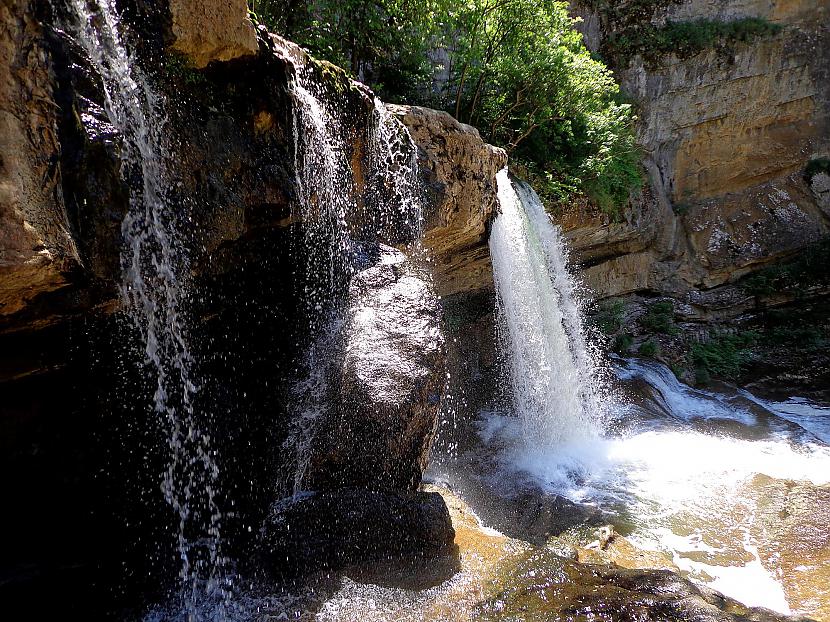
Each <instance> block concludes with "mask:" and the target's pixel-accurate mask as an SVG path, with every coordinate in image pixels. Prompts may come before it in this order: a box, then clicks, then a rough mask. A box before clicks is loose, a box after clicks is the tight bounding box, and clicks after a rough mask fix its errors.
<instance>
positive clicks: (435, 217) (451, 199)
mask: <svg viewBox="0 0 830 622" xmlns="http://www.w3.org/2000/svg"><path fill="white" fill-rule="evenodd" d="M388 108H389V109H390V110H391V111H392V112H393V113H394V114H395V115H397V116H398V118H400V119H401V121H403V123H404V125H406V126H407V127H408V128H409V131H410V133H411V135H412V139H413V140H414V141H415V143H416V145H417V146H418V148H419V150H420V155H421V157H420V164H421V168H422V169H423V170H424V172H425V174H426V178H427V179H426V182H427V188H428V193H427V197H426V198H427V200H426V203H427V205H426V208H427V209H426V215H425V220H426V222H425V225H426V231H425V235H424V246H426V247H427V248H428V249H429V252H430V255H431V257H432V259H433V260H434V264H433V265H434V269H435V273H436V283H437V287H438V291H439V293H440V294H443V295H449V294H455V293H460V292H466V291H473V290H477V289H482V288H489V287H492V285H493V271H492V267H491V265H490V251H489V249H488V247H487V238H488V237H489V228H488V226H487V225H488V223H489V221H490V219H491V217H492V216H494V214H495V212H496V210H497V206H498V195H497V189H496V174H497V173H498V172H499V171H500V170H501V169H502V168H504V167H505V166H506V165H507V154H506V153H505V152H504V150H503V149H499V148H498V147H493V146H492V145H488V144H487V143H485V142H484V141H483V140H482V139H481V137H480V136H479V133H478V130H476V129H475V128H474V127H471V126H469V125H465V124H463V123H459V122H458V121H456V120H455V119H454V118H453V117H451V116H450V115H449V114H447V113H446V112H440V111H438V110H430V109H428V108H420V107H417V106H388Z"/></svg>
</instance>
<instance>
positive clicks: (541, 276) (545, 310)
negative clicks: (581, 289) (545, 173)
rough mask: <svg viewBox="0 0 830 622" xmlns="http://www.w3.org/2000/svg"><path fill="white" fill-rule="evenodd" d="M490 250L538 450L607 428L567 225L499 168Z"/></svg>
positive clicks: (517, 383)
mask: <svg viewBox="0 0 830 622" xmlns="http://www.w3.org/2000/svg"><path fill="white" fill-rule="evenodd" d="M497 180H498V195H499V202H500V204H501V212H500V214H499V215H498V217H497V218H496V220H495V222H494V223H493V230H492V233H491V235H490V253H491V256H492V260H493V279H494V281H495V285H496V291H497V294H498V300H497V314H498V320H499V328H500V337H501V342H502V348H503V351H504V353H505V356H506V359H507V361H506V362H507V374H508V376H509V380H510V388H511V393H512V395H511V397H512V400H513V404H514V407H515V410H516V413H517V414H518V416H519V418H520V420H521V422H522V425H523V428H524V439H525V442H526V444H528V445H529V446H530V447H531V448H538V449H544V448H550V447H554V446H558V445H561V444H562V443H564V442H566V441H573V440H577V439H580V438H592V437H595V436H596V435H597V434H598V433H599V429H600V424H601V421H602V418H603V413H604V409H605V405H604V400H606V399H607V395H606V391H605V388H604V383H603V382H602V372H603V370H602V369H601V368H600V367H599V365H598V364H597V363H596V362H595V361H596V357H595V354H594V352H593V350H592V349H591V347H590V346H589V345H588V343H587V341H586V338H585V329H584V327H583V322H582V316H581V311H580V305H579V301H578V298H577V291H576V289H577V288H576V285H575V282H574V279H573V277H572V276H571V274H570V273H569V272H568V269H567V260H566V255H565V251H564V245H563V241H562V235H561V233H560V232H559V230H558V229H557V228H556V227H554V225H553V224H552V223H551V221H550V218H549V217H548V216H547V214H546V213H545V210H544V207H543V206H542V204H541V201H540V200H539V197H538V196H537V195H536V193H535V192H534V191H533V190H532V189H531V188H530V187H529V186H526V185H524V184H517V185H516V186H514V184H513V183H511V181H510V178H509V177H508V173H507V170H506V169H505V170H502V171H501V172H500V173H499V174H498V178H497Z"/></svg>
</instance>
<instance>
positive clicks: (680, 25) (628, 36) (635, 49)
mask: <svg viewBox="0 0 830 622" xmlns="http://www.w3.org/2000/svg"><path fill="white" fill-rule="evenodd" d="M780 31H781V26H780V25H779V24H774V23H772V22H770V21H768V20H766V19H762V18H759V17H746V18H743V19H737V20H733V21H720V20H711V19H698V20H693V21H688V22H671V21H670V22H666V24H665V25H664V26H651V25H649V26H647V27H638V28H629V29H626V30H623V31H621V32H618V33H616V34H614V35H612V36H611V37H609V39H608V41H607V43H606V46H605V48H606V50H605V51H606V53H607V54H609V55H610V56H611V57H613V58H614V59H615V62H617V63H619V64H620V65H623V66H624V65H625V64H626V63H627V61H628V59H629V58H630V57H631V56H633V55H634V54H642V55H643V56H644V57H645V58H646V59H647V60H649V59H655V58H657V57H659V56H661V55H663V54H668V53H673V54H676V55H677V56H679V57H680V58H684V57H689V56H693V55H695V54H697V53H698V52H701V51H702V50H705V49H707V48H711V47H713V46H714V45H716V44H717V43H719V42H725V41H752V40H754V39H757V38H759V37H766V36H771V35H775V34H778V33H779V32H780Z"/></svg>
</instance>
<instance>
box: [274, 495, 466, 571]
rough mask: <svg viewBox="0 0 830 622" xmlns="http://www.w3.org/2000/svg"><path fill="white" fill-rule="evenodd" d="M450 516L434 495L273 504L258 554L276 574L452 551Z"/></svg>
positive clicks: (313, 498) (301, 499) (313, 499)
mask: <svg viewBox="0 0 830 622" xmlns="http://www.w3.org/2000/svg"><path fill="white" fill-rule="evenodd" d="M454 539H455V531H454V530H453V526H452V521H451V520H450V514H449V511H448V510H447V506H446V504H445V503H444V500H443V499H442V498H441V495H439V494H438V493H435V492H401V491H396V492H389V491H372V490H365V489H358V488H350V489H343V490H337V491H329V492H318V493H311V494H307V495H305V496H302V497H299V498H297V499H287V500H285V501H282V502H279V503H277V504H276V505H275V506H274V508H273V510H272V513H271V514H270V516H269V518H268V520H267V521H266V522H265V526H264V528H263V530H262V551H263V555H264V557H265V558H266V559H268V560H270V561H271V564H272V565H271V570H272V571H276V572H278V573H286V572H289V573H293V572H298V571H299V572H309V571H313V570H319V569H322V568H328V569H336V568H342V567H344V566H350V565H353V564H358V563H361V562H370V561H380V560H386V559H389V558H392V557H396V556H401V555H408V556H412V555H415V556H423V557H434V556H437V555H439V554H441V553H442V552H446V551H449V550H451V548H452V545H453V541H454Z"/></svg>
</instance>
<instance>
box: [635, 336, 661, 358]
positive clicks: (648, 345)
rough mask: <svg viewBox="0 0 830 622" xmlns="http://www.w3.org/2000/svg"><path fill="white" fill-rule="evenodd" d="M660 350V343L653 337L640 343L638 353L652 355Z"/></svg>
mask: <svg viewBox="0 0 830 622" xmlns="http://www.w3.org/2000/svg"><path fill="white" fill-rule="evenodd" d="M659 350H660V344H658V343H657V342H656V341H655V340H654V339H649V340H648V341H645V342H643V343H641V344H640V349H639V353H640V354H642V355H643V356H654V355H656V354H657V352H658V351H659Z"/></svg>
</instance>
